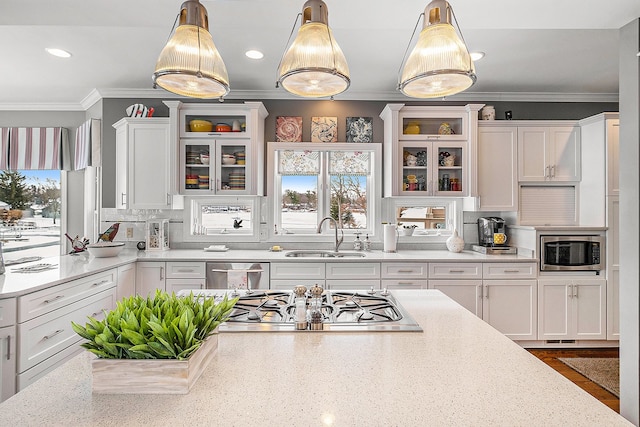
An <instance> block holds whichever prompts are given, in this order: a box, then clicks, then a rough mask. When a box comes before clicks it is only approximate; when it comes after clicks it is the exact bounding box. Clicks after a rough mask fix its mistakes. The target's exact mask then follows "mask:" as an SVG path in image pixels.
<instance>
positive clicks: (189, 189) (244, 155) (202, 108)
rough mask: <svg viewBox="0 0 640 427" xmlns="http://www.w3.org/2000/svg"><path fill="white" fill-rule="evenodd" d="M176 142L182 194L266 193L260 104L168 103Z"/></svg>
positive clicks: (265, 112)
mask: <svg viewBox="0 0 640 427" xmlns="http://www.w3.org/2000/svg"><path fill="white" fill-rule="evenodd" d="M165 104H166V105H167V106H168V107H169V110H170V117H171V120H172V122H171V124H172V129H174V130H173V132H174V135H175V138H176V140H177V144H178V147H176V150H177V152H179V153H180V155H179V156H178V159H177V161H176V162H177V164H176V171H177V175H178V176H177V180H176V182H177V186H178V188H177V190H178V193H179V194H184V195H209V196H210V195H258V196H260V195H263V194H264V188H263V185H262V182H261V180H260V178H261V177H262V175H263V174H264V172H263V171H264V166H263V164H264V119H265V118H266V117H267V115H268V113H267V110H266V109H265V108H264V105H263V104H262V103H261V102H243V103H237V104H226V103H225V104H219V103H218V104H204V103H202V104H183V103H182V102H180V101H165Z"/></svg>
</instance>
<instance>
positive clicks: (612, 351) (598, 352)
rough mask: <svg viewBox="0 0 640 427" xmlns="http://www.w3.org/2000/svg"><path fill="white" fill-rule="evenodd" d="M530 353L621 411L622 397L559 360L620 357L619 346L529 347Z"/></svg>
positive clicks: (617, 410)
mask: <svg viewBox="0 0 640 427" xmlns="http://www.w3.org/2000/svg"><path fill="white" fill-rule="evenodd" d="M528 351H529V353H531V354H533V355H534V356H536V357H537V358H538V359H540V360H542V361H543V362H544V363H546V364H547V365H549V366H550V367H552V368H553V369H555V370H556V371H558V372H559V373H560V374H562V375H563V376H564V377H566V378H567V379H568V380H569V381H571V382H573V383H574V384H576V385H577V386H578V387H580V388H581V389H583V390H584V391H586V392H587V393H589V394H590V395H592V396H593V397H595V398H596V399H598V400H599V401H600V402H602V403H603V404H605V405H607V406H608V407H609V408H611V409H612V410H614V411H616V412H617V413H620V399H618V398H617V397H616V396H615V395H614V394H611V393H610V392H609V391H607V390H605V389H604V388H602V387H600V386H599V385H598V384H596V383H594V382H593V381H591V380H589V378H587V377H585V376H584V375H582V374H580V373H579V372H577V371H574V370H573V369H571V368H570V367H568V366H567V365H565V364H564V363H562V362H561V361H559V360H558V358H559V357H620V353H619V351H618V349H617V348H595V349H589V348H587V349H528Z"/></svg>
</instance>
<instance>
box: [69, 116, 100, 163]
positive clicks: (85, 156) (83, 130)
mask: <svg viewBox="0 0 640 427" xmlns="http://www.w3.org/2000/svg"><path fill="white" fill-rule="evenodd" d="M100 124H101V121H100V120H99V119H89V120H87V121H86V122H84V123H83V124H81V125H80V126H79V127H78V129H76V140H75V144H74V159H73V169H74V170H80V169H85V168H86V167H87V166H100V165H101V156H100V151H101V150H100Z"/></svg>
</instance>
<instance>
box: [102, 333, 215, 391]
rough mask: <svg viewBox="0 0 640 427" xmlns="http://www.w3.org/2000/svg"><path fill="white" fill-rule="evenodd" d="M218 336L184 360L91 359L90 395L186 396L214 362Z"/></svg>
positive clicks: (208, 339) (211, 337)
mask: <svg viewBox="0 0 640 427" xmlns="http://www.w3.org/2000/svg"><path fill="white" fill-rule="evenodd" d="M217 348H218V334H217V333H214V334H213V335H211V336H209V338H207V339H206V340H205V342H204V343H203V344H202V345H201V346H200V348H199V349H198V350H197V351H196V352H195V353H193V354H192V355H191V356H190V357H189V359H187V360H175V359H153V360H147V359H133V360H132V359H98V358H96V359H94V360H92V361H91V367H92V371H93V392H94V393H100V394H120V393H122V394H187V393H189V390H191V387H193V385H194V384H195V382H196V381H197V380H198V378H200V375H202V372H204V370H205V369H206V368H207V366H208V365H209V362H211V360H213V357H214V356H215V353H216V349H217Z"/></svg>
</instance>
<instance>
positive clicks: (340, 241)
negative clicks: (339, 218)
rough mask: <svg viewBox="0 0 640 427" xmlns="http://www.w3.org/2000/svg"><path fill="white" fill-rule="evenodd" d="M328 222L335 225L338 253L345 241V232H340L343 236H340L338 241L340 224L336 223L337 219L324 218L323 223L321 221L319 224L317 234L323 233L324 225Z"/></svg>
mask: <svg viewBox="0 0 640 427" xmlns="http://www.w3.org/2000/svg"><path fill="white" fill-rule="evenodd" d="M327 220H329V221H331V222H332V223H333V228H334V229H335V230H336V252H338V248H340V245H341V244H342V241H343V240H344V231H342V229H341V230H340V233H341V235H340V238H339V239H338V223H337V222H336V220H335V219H333V218H331V217H330V216H326V217H324V218H322V221H320V224H318V230H317V231H316V232H317V233H318V234H320V232H321V231H322V224H324V222H325V221H327Z"/></svg>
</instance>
